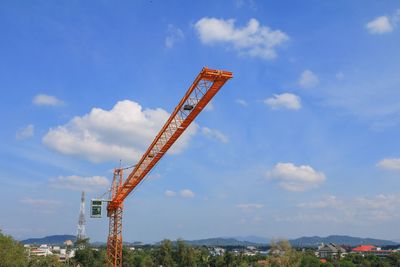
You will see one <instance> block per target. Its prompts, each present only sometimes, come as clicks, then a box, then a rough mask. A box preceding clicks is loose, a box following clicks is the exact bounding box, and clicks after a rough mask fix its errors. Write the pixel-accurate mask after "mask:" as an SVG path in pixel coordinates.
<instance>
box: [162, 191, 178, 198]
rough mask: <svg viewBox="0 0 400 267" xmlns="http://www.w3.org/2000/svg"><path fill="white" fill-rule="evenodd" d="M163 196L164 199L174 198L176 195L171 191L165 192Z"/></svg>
mask: <svg viewBox="0 0 400 267" xmlns="http://www.w3.org/2000/svg"><path fill="white" fill-rule="evenodd" d="M164 195H165V196H166V197H174V196H176V193H175V191H172V190H165V192H164Z"/></svg>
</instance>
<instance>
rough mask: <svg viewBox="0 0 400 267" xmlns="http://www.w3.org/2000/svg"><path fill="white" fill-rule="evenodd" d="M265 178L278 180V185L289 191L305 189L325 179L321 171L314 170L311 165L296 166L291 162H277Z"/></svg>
mask: <svg viewBox="0 0 400 267" xmlns="http://www.w3.org/2000/svg"><path fill="white" fill-rule="evenodd" d="M267 178H269V179H275V180H278V181H279V185H280V186H281V187H282V188H284V189H286V190H289V191H305V190H308V189H311V188H313V187H316V186H318V185H319V184H321V183H322V182H324V181H325V179H326V177H325V174H324V173H323V172H318V171H315V170H314V169H313V168H312V167H311V166H308V165H301V166H296V165H294V164H293V163H277V164H276V165H275V166H274V168H273V169H272V170H271V171H268V172H267Z"/></svg>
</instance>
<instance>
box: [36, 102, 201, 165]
mask: <svg viewBox="0 0 400 267" xmlns="http://www.w3.org/2000/svg"><path fill="white" fill-rule="evenodd" d="M168 117H169V114H168V112H166V111H165V110H163V109H161V108H156V109H144V110H143V109H142V107H141V106H140V105H139V104H138V103H136V102H133V101H130V100H123V101H119V102H118V103H117V104H116V105H115V106H114V107H113V108H112V109H111V110H104V109H101V108H93V109H92V110H91V111H90V113H88V114H86V115H83V116H81V117H79V116H77V117H75V118H73V119H72V120H71V121H69V122H68V123H67V124H65V125H61V126H57V127H55V128H52V129H50V130H49V131H48V132H47V134H46V135H45V136H44V137H43V143H44V144H45V145H47V146H48V147H50V148H52V149H54V150H56V151H58V152H60V153H63V154H66V155H72V156H80V157H82V158H86V159H88V160H90V161H92V162H104V161H109V160H110V161H118V160H120V159H122V160H124V161H126V162H135V161H137V160H138V159H139V157H140V156H141V155H142V154H143V152H144V150H145V149H146V148H147V146H148V145H149V144H150V143H151V141H152V140H153V139H154V137H155V136H156V134H157V133H158V132H159V130H160V129H161V127H162V126H163V125H164V123H165V122H166V121H167V119H168ZM196 131H197V125H196V124H194V123H192V125H191V126H189V128H188V129H187V130H186V131H185V133H183V134H182V136H181V137H180V138H179V140H178V141H177V142H176V143H175V144H174V145H173V147H172V148H171V149H170V150H169V152H170V153H179V152H180V151H182V150H183V149H184V148H185V147H186V146H187V144H188V142H189V139H190V137H191V136H192V135H194V134H195V133H196Z"/></svg>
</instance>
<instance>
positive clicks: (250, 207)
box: [236, 203, 264, 211]
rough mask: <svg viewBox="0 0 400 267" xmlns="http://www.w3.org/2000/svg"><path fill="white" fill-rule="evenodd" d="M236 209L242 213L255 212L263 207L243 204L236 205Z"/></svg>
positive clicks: (255, 204)
mask: <svg viewBox="0 0 400 267" xmlns="http://www.w3.org/2000/svg"><path fill="white" fill-rule="evenodd" d="M236 207H237V208H238V209H241V210H243V211H252V210H256V209H261V208H263V207H264V205H262V204H257V203H245V204H238V205H236Z"/></svg>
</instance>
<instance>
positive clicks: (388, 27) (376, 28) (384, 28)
mask: <svg viewBox="0 0 400 267" xmlns="http://www.w3.org/2000/svg"><path fill="white" fill-rule="evenodd" d="M365 27H366V28H367V30H368V31H369V32H370V33H372V34H383V33H388V32H392V31H393V25H392V24H391V23H390V20H389V18H388V17H387V16H380V17H377V18H375V19H374V20H372V21H370V22H368V23H367V25H365Z"/></svg>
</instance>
